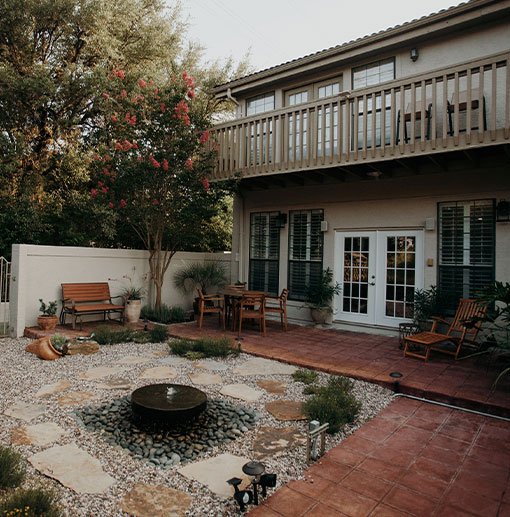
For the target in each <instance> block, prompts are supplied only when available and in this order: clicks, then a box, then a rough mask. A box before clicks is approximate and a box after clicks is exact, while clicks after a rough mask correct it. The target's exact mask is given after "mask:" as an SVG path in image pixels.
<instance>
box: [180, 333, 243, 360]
mask: <svg viewBox="0 0 510 517" xmlns="http://www.w3.org/2000/svg"><path fill="white" fill-rule="evenodd" d="M170 349H171V351H172V352H173V353H174V354H176V355H180V356H186V355H187V354H189V353H190V352H191V353H194V354H196V353H200V354H202V357H227V356H229V355H238V354H239V350H238V349H237V348H234V347H233V346H232V342H231V341H230V339H229V338H226V337H222V338H217V339H214V338H203V339H198V340H196V341H190V340H187V339H176V340H175V341H172V342H171V343H170Z"/></svg>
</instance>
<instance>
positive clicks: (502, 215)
mask: <svg viewBox="0 0 510 517" xmlns="http://www.w3.org/2000/svg"><path fill="white" fill-rule="evenodd" d="M496 221H497V222H498V223H507V222H509V221H510V202H508V201H507V200H506V199H502V200H501V201H500V202H499V203H498V204H497V206H496Z"/></svg>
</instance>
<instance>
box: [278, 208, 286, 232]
mask: <svg viewBox="0 0 510 517" xmlns="http://www.w3.org/2000/svg"><path fill="white" fill-rule="evenodd" d="M286 224H287V214H286V213H282V212H278V215H277V216H276V227H277V228H285V225H286Z"/></svg>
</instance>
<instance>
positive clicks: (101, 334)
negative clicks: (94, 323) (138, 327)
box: [93, 327, 135, 345]
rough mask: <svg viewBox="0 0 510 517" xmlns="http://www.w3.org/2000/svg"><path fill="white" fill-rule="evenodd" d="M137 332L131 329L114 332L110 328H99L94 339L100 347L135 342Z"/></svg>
mask: <svg viewBox="0 0 510 517" xmlns="http://www.w3.org/2000/svg"><path fill="white" fill-rule="evenodd" d="M134 335H135V332H134V331H133V330H130V329H121V330H113V329H111V328H110V327H98V328H97V329H96V330H95V331H94V335H93V339H94V341H97V342H98V343H99V344H100V345H114V344H116V343H129V342H130V341H133V339H134Z"/></svg>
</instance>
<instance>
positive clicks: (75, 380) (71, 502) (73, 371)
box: [0, 339, 391, 517]
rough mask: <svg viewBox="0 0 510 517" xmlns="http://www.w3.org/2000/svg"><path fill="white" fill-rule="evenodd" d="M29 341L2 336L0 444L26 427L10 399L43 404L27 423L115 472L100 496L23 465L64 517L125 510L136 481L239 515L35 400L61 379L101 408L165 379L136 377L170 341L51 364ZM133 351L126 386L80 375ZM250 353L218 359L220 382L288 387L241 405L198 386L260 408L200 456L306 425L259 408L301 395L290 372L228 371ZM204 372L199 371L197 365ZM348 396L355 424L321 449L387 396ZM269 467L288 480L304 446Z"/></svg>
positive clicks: (190, 367)
mask: <svg viewBox="0 0 510 517" xmlns="http://www.w3.org/2000/svg"><path fill="white" fill-rule="evenodd" d="M29 341H30V340H28V339H3V340H1V341H0V349H1V352H0V353H1V361H0V443H1V444H5V445H9V444H10V440H11V429H12V428H14V427H19V426H20V425H25V422H22V421H20V420H17V419H14V418H11V417H8V416H6V415H4V414H3V411H4V410H5V409H6V408H7V407H9V406H10V405H11V404H12V403H13V402H14V401H15V400H21V401H24V402H31V403H38V404H45V405H46V412H45V413H44V414H43V415H41V416H40V417H38V418H37V419H34V420H32V421H31V422H30V424H31V425H33V424H35V423H40V422H55V423H56V424H58V425H59V426H61V427H63V428H64V429H67V430H68V431H69V434H68V435H66V436H65V437H63V438H62V439H61V440H60V444H61V445H64V444H67V443H71V442H74V443H76V444H77V445H78V446H79V447H80V448H82V449H84V450H86V451H87V452H89V453H90V454H91V455H93V456H94V457H96V458H98V459H99V460H100V462H101V464H102V467H103V469H104V470H105V472H107V473H108V474H110V475H111V476H113V477H114V478H115V479H116V480H117V482H116V483H115V484H114V485H113V486H112V487H110V488H109V489H108V490H107V491H106V492H104V493H103V494H93V495H87V494H77V493H75V492H73V491H72V490H70V489H67V488H65V487H63V486H62V485H60V484H59V483H58V482H56V481H54V480H53V479H49V478H46V477H45V476H41V475H40V474H38V472H37V471H36V470H35V469H33V468H32V467H31V465H30V464H28V465H27V467H28V474H29V479H28V484H34V485H40V484H43V485H44V486H46V487H54V488H55V489H56V490H57V491H58V493H59V495H60V497H61V504H62V506H63V507H64V508H65V510H66V512H67V515H69V516H72V517H74V516H92V515H93V516H101V517H107V516H120V515H124V514H123V513H122V512H121V511H120V510H119V509H118V508H119V502H120V500H121V499H122V498H123V496H124V495H125V494H126V493H127V492H129V490H130V489H131V488H132V487H133V485H134V484H135V483H146V484H161V485H166V486H169V487H172V488H176V489H179V490H184V491H186V492H188V493H189V494H190V495H191V496H192V497H193V503H192V506H191V507H190V509H189V512H188V515H190V516H191V515H192V516H194V517H198V516H218V515H222V516H234V515H238V514H239V512H238V510H237V505H236V504H234V502H233V501H232V500H222V499H220V498H218V497H217V496H215V495H214V494H213V493H212V492H210V491H209V490H208V489H207V488H206V487H204V486H203V485H201V484H200V483H198V482H195V481H189V480H188V479H186V478H184V477H183V476H182V475H180V474H179V473H178V472H177V469H178V468H179V466H176V467H172V468H171V469H169V470H164V469H161V468H159V467H156V466H153V465H149V464H147V463H146V462H142V461H140V460H137V459H135V458H133V457H132V456H130V455H129V454H128V453H127V452H126V451H125V450H124V449H122V448H120V447H118V446H112V445H110V444H108V443H107V442H106V441H105V440H104V439H103V438H102V437H101V434H100V433H99V432H96V431H94V432H90V431H86V430H84V429H83V428H80V427H79V426H78V424H77V422H76V420H75V419H74V418H73V416H72V413H73V412H74V411H76V410H77V409H79V407H77V406H65V407H61V406H59V405H58V403H57V399H58V396H59V395H58V394H56V395H52V396H51V397H49V398H43V399H36V398H35V397H34V395H35V393H36V392H37V391H38V390H39V389H40V388H41V387H42V386H43V385H45V384H51V383H55V382H57V381H59V380H62V379H67V380H69V381H70V382H71V387H70V388H69V390H67V392H69V391H89V392H93V393H95V394H96V395H97V398H96V399H94V400H93V401H88V402H86V403H84V404H83V406H95V405H97V406H100V405H101V404H104V403H106V402H108V401H110V400H112V399H114V398H118V397H120V396H124V395H127V394H129V392H130V391H132V390H134V389H136V388H138V387H140V386H144V385H146V384H151V383H154V382H164V381H160V380H157V381H156V380H149V379H140V378H139V377H140V375H141V373H142V372H143V371H144V370H145V369H146V368H151V367H154V366H162V365H161V363H159V362H158V361H159V360H160V359H161V358H162V357H164V356H165V355H166V354H169V348H168V344H164V343H160V344H134V343H125V344H119V345H112V346H104V347H102V348H101V351H100V352H99V353H97V354H94V355H89V356H82V355H76V356H66V357H64V358H62V359H58V360H56V361H41V360H40V359H38V358H37V357H36V356H34V355H33V354H29V353H26V352H25V350H24V349H25V345H26V344H27V343H28V342H29ZM128 355H129V356H132V355H139V356H142V357H145V358H147V357H150V358H151V360H150V361H149V362H146V363H144V364H139V365H129V366H127V367H126V370H125V371H124V372H123V373H122V374H118V375H116V376H115V377H123V378H126V379H129V381H130V382H131V384H132V390H106V389H101V388H99V387H98V384H100V383H101V382H102V380H100V381H90V380H81V379H79V374H80V373H82V372H84V371H86V370H88V369H89V368H93V367H97V366H107V365H112V364H113V363H114V362H115V361H118V360H120V359H122V358H124V357H126V356H128ZM249 357H250V356H248V355H246V354H241V355H240V356H239V357H236V358H229V359H217V360H219V361H223V362H224V363H225V364H227V365H228V369H227V370H226V371H222V372H214V373H219V374H220V375H221V376H222V378H223V380H224V382H225V384H227V383H228V384H230V383H244V384H247V385H249V386H251V387H253V388H256V389H259V390H260V389H261V388H259V387H258V386H257V384H256V381H257V380H259V379H266V380H267V379H273V380H280V381H284V382H287V383H288V385H287V392H286V393H285V394H284V395H273V394H269V393H266V392H265V391H264V390H262V391H264V395H263V396H262V397H261V398H260V399H259V400H258V401H257V402H253V403H247V402H244V401H241V400H238V399H233V398H229V397H224V396H222V395H220V394H219V393H218V391H219V389H220V387H221V386H197V387H198V388H199V389H201V390H202V391H205V392H206V393H207V395H208V397H210V398H214V399H222V398H223V399H226V400H228V401H229V402H230V403H232V404H236V405H243V406H248V407H251V408H253V409H255V410H257V411H259V412H260V413H261V415H262V416H261V418H260V420H259V421H258V422H257V423H256V424H255V426H254V427H253V428H252V429H250V430H249V431H248V432H246V433H244V435H243V436H242V437H240V439H238V440H236V441H235V442H231V443H228V444H223V445H221V446H218V447H215V448H214V449H212V450H211V451H208V452H206V453H205V454H204V455H203V456H202V457H201V458H200V459H206V458H209V457H213V456H216V455H218V454H221V453H227V452H228V453H231V454H235V455H239V456H245V457H247V458H251V457H252V456H251V452H250V451H251V449H252V444H253V440H254V438H255V436H256V434H257V429H258V428H259V427H261V426H272V427H287V426H288V427H293V428H295V429H299V430H301V431H302V432H303V433H304V432H305V430H306V427H307V425H306V423H304V422H280V421H277V420H276V419H274V418H273V417H272V416H271V415H270V414H269V413H268V412H267V411H266V410H265V408H264V406H265V404H266V403H267V402H270V401H274V400H279V399H291V400H305V399H306V396H304V395H303V393H302V390H303V387H304V385H303V384H302V383H299V382H294V381H293V380H292V378H291V377H290V376H288V375H264V376H250V377H241V376H239V375H235V374H234V373H233V369H234V368H235V367H236V366H238V365H240V364H241V363H243V362H245V361H246V360H247V359H249ZM175 369H176V370H177V371H178V377H177V378H175V379H173V380H172V381H171V382H173V383H177V384H191V383H190V381H189V378H188V374H189V373H192V372H193V371H194V369H195V368H194V364H193V362H192V361H186V363H185V364H183V365H182V366H176V367H175ZM202 371H203V370H202ZM327 378H328V376H327V375H326V374H320V382H321V383H324V382H326V381H327ZM354 394H355V396H356V398H357V399H358V400H360V401H361V402H362V410H361V412H360V415H359V417H358V419H357V421H356V422H355V423H354V424H352V425H348V426H346V427H345V428H344V429H343V430H342V431H341V432H339V433H337V434H335V435H332V436H330V435H328V436H327V440H326V448H327V449H329V448H331V447H334V446H335V445H337V444H338V443H340V442H341V441H342V440H343V439H344V438H345V437H346V436H348V435H349V434H351V433H352V432H353V431H354V430H356V429H357V428H358V427H360V426H361V425H362V424H363V423H364V422H366V421H367V420H370V419H371V418H373V417H374V416H375V415H376V414H377V413H378V412H379V411H380V410H381V409H383V408H384V407H385V406H386V405H388V404H389V402H390V401H391V392H390V391H389V390H387V389H384V388H382V387H380V386H377V385H374V384H369V383H366V382H360V381H355V386H354ZM16 448H17V449H18V450H19V451H20V452H21V453H22V454H23V456H24V457H28V456H30V455H31V454H34V453H36V452H40V451H41V450H43V449H45V448H47V447H38V446H34V445H29V446H28V445H25V446H17V447H16ZM264 463H265V465H266V468H267V471H268V472H275V473H276V474H277V475H278V486H281V485H283V484H285V483H286V482H288V481H290V480H292V479H298V478H300V477H302V474H303V471H304V470H305V468H306V461H305V446H302V447H295V448H293V449H292V450H288V451H287V452H285V453H284V454H282V455H279V456H277V457H273V458H271V459H270V460H264Z"/></svg>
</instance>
